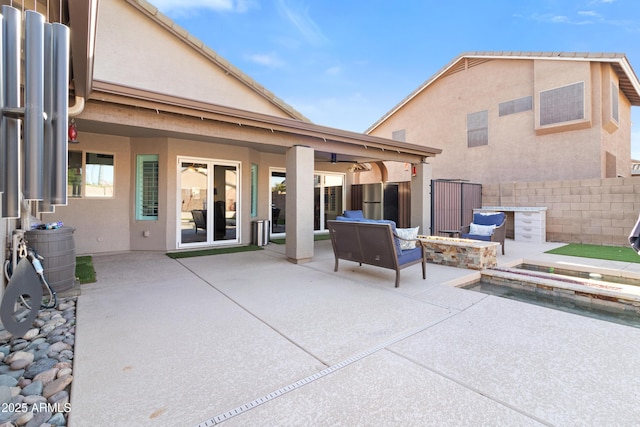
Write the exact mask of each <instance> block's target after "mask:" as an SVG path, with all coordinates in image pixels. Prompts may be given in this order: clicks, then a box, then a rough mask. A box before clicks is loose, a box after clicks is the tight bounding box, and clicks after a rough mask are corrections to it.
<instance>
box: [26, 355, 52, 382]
mask: <svg viewBox="0 0 640 427" xmlns="http://www.w3.org/2000/svg"><path fill="white" fill-rule="evenodd" d="M56 363H58V361H57V360H56V359H49V358H43V359H40V360H36V361H35V362H33V363H32V364H31V365H29V367H28V368H27V370H26V371H25V372H24V377H25V378H33V377H35V376H36V375H38V374H39V373H40V372H44V371H46V370H47V369H51V368H53V366H54V365H55V364H56Z"/></svg>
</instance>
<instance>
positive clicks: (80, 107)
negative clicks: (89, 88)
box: [67, 95, 84, 117]
mask: <svg viewBox="0 0 640 427" xmlns="http://www.w3.org/2000/svg"><path fill="white" fill-rule="evenodd" d="M67 111H68V114H69V117H75V116H77V115H79V114H80V113H82V112H83V111H84V97H82V96H77V95H76V97H75V102H74V103H73V105H71V106H69V108H68V109H67Z"/></svg>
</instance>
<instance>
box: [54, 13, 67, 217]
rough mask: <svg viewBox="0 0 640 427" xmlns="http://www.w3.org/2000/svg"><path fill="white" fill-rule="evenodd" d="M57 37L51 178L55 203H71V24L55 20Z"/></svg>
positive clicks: (55, 38)
mask: <svg viewBox="0 0 640 427" xmlns="http://www.w3.org/2000/svg"><path fill="white" fill-rule="evenodd" d="M51 28H52V39H53V74H54V79H53V82H54V93H55V97H54V100H53V103H54V112H53V121H52V125H53V158H54V161H53V162H52V165H53V167H54V169H53V171H52V173H51V176H50V178H51V179H52V180H53V182H54V186H53V188H52V192H51V203H52V204H54V205H66V204H67V167H68V162H69V159H68V157H67V156H68V142H69V140H68V132H69V115H68V109H69V94H68V91H69V89H68V88H69V27H66V26H65V25H62V24H60V23H54V24H51Z"/></svg>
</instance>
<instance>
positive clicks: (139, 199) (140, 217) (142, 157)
mask: <svg viewBox="0 0 640 427" xmlns="http://www.w3.org/2000/svg"><path fill="white" fill-rule="evenodd" d="M154 161H155V164H156V167H155V192H156V195H155V211H156V214H155V215H147V214H145V208H144V206H145V205H148V204H149V203H145V201H144V191H145V190H144V187H145V170H144V164H145V163H147V162H154ZM159 186H160V156H159V155H158V154H138V155H137V156H136V189H135V194H136V203H135V209H136V221H157V220H158V211H159V208H160V200H159V199H160V189H159Z"/></svg>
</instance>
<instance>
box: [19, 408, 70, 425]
mask: <svg viewBox="0 0 640 427" xmlns="http://www.w3.org/2000/svg"><path fill="white" fill-rule="evenodd" d="M50 419H51V412H35V413H34V414H33V419H32V420H31V421H29V422H28V423H27V425H26V427H42V425H43V424H44V423H45V422H48V420H50ZM63 425H64V424H63Z"/></svg>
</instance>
